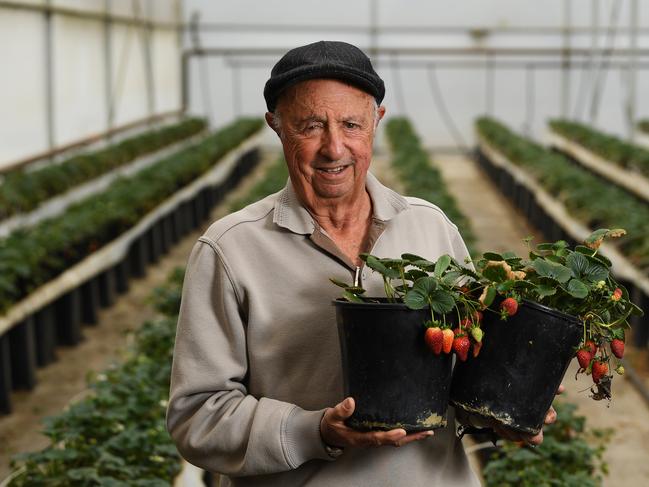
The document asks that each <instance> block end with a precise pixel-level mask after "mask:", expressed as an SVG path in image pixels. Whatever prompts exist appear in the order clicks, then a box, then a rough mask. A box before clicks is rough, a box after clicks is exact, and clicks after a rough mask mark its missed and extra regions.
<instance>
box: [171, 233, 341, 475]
mask: <svg viewBox="0 0 649 487" xmlns="http://www.w3.org/2000/svg"><path fill="white" fill-rule="evenodd" d="M239 298H240V296H238V294H237V290H236V288H235V285H234V283H233V280H232V276H231V273H230V272H229V269H228V266H227V264H226V260H225V258H224V256H223V255H222V253H221V251H220V249H219V247H218V246H217V245H216V244H215V243H214V242H212V241H207V240H203V239H201V241H199V242H198V243H197V244H196V245H195V247H194V249H193V250H192V253H191V256H190V258H189V263H188V267H187V272H186V277H185V282H184V284H183V295H182V301H181V308H180V314H179V318H178V329H177V332H176V343H175V348H174V357H173V367H172V374H171V390H170V398H169V406H168V410H167V428H168V430H169V432H170V434H171V436H172V438H173V440H174V442H175V443H176V446H177V448H178V451H179V452H180V454H181V455H182V456H183V457H184V458H185V459H187V460H188V461H189V462H191V463H193V464H195V465H197V466H199V467H201V468H204V469H206V470H209V471H212V472H218V473H222V474H225V475H229V476H244V475H261V474H269V473H275V472H282V471H287V470H291V469H295V468H297V467H299V466H300V465H301V464H303V463H304V462H306V461H308V460H311V459H323V460H332V458H331V457H330V456H329V455H328V454H327V452H326V451H325V446H324V444H323V442H322V439H321V437H320V419H321V417H322V415H323V413H324V410H320V411H306V410H304V409H302V408H300V407H298V406H296V405H294V404H289V403H286V402H282V401H278V400H274V399H271V398H265V397H254V396H252V395H250V394H248V391H247V388H246V385H245V378H246V374H247V369H248V365H247V358H246V357H247V354H246V323H245V310H244V309H243V308H242V306H241V303H242V301H241V300H240V299H239Z"/></svg>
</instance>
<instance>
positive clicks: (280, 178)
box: [230, 156, 288, 212]
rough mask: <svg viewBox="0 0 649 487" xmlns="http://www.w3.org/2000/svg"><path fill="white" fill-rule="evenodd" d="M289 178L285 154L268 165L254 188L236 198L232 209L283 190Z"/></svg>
mask: <svg viewBox="0 0 649 487" xmlns="http://www.w3.org/2000/svg"><path fill="white" fill-rule="evenodd" d="M287 179H288V168H287V167H286V161H285V160H284V156H281V157H279V158H278V159H277V160H276V161H275V162H274V163H273V164H272V165H271V166H269V167H268V169H267V170H266V172H265V173H264V175H263V177H262V178H261V179H260V180H259V182H258V183H257V184H256V185H255V186H254V187H253V188H252V190H251V191H250V192H248V193H247V194H246V195H244V196H242V197H241V198H239V199H237V200H235V201H234V202H233V203H232V204H231V205H230V211H232V212H234V211H237V210H240V209H241V208H244V207H245V206H248V205H249V204H250V203H254V202H255V201H259V200H260V199H262V198H265V197H266V196H268V195H269V194H273V193H276V192H277V191H279V190H281V189H282V188H283V187H284V185H285V184H286V180H287Z"/></svg>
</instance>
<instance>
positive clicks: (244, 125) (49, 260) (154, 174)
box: [0, 119, 262, 313]
mask: <svg viewBox="0 0 649 487" xmlns="http://www.w3.org/2000/svg"><path fill="white" fill-rule="evenodd" d="M261 126H262V121H261V120H259V119H240V120H238V121H236V122H234V123H232V124H230V125H228V126H226V127H225V128H223V129H221V130H219V131H217V132H216V133H215V134H213V135H211V136H209V137H208V138H206V139H205V140H203V141H201V142H200V143H198V144H195V145H193V146H191V147H188V148H186V149H184V150H182V151H180V152H179V153H177V154H175V155H173V156H171V157H168V158H166V159H164V160H162V161H160V162H158V163H156V164H154V165H152V166H150V167H148V168H146V169H144V170H142V171H140V172H138V173H137V174H136V175H134V176H132V177H129V178H121V179H118V180H116V181H115V182H114V183H113V184H112V185H111V186H110V187H109V188H108V189H107V190H106V191H104V192H102V193H100V194H96V195H93V196H91V197H88V198H86V199H85V200H83V201H81V202H79V203H77V204H75V205H73V206H71V207H70V208H68V210H67V211H66V212H65V213H64V214H62V215H60V216H57V217H55V218H52V219H50V220H45V221H43V222H40V223H38V224H37V225H35V226H34V227H31V228H23V229H19V230H16V231H14V232H13V233H12V234H11V235H9V236H8V237H7V238H5V239H2V240H0V313H2V312H3V311H6V310H7V309H8V308H9V307H10V306H11V305H12V304H13V303H15V302H17V301H19V300H20V299H22V298H24V297H26V296H27V295H28V294H29V293H30V292H32V291H33V290H34V289H36V288H37V287H38V286H40V285H42V284H44V283H46V282H47V281H49V280H51V279H52V278H54V277H56V276H57V275H59V274H60V273H61V272H63V271H64V270H65V269H66V268H68V267H70V266H72V265H74V264H76V263H77V262H79V261H81V260H82V259H83V258H84V257H86V256H87V255H89V254H90V253H92V252H94V251H95V250H96V249H98V248H99V247H101V246H103V245H105V244H106V243H108V242H110V241H111V240H113V239H114V238H116V237H117V236H119V235H120V234H121V233H123V232H125V231H126V230H128V229H129V228H131V227H132V226H134V225H135V224H137V222H138V221H139V220H140V219H141V218H142V217H143V216H145V215H146V214H147V213H148V212H149V211H151V210H153V209H154V208H155V207H156V206H157V205H158V204H160V203H161V202H162V201H164V200H165V199H166V198H168V197H169V196H170V195H172V194H173V193H175V192H176V191H177V190H179V189H180V188H182V187H184V186H185V185H187V184H189V183H190V182H191V181H193V180H194V179H196V178H198V177H199V176H201V175H202V174H203V173H204V172H205V171H207V170H208V169H210V168H211V167H212V166H213V165H214V163H215V162H216V161H218V160H219V159H220V158H221V157H222V156H224V155H225V154H226V153H227V152H228V151H229V150H231V149H233V148H234V147H236V146H237V145H238V144H239V143H241V142H242V141H243V140H245V139H246V138H248V137H249V136H250V135H252V134H253V133H254V132H256V131H258V130H259V129H260V128H261Z"/></svg>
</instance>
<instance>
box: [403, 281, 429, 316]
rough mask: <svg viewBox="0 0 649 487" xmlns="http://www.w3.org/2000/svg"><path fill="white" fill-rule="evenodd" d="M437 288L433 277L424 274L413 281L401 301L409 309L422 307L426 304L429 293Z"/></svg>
mask: <svg viewBox="0 0 649 487" xmlns="http://www.w3.org/2000/svg"><path fill="white" fill-rule="evenodd" d="M436 288H437V282H436V281H435V279H434V278H432V277H429V276H426V277H422V278H419V279H417V280H416V281H415V283H414V285H413V286H412V289H411V290H410V291H408V292H407V293H406V295H405V297H404V298H403V302H404V303H405V304H406V306H408V307H409V308H410V309H422V308H425V307H426V306H428V301H429V298H430V295H431V294H432V293H433V291H434V290H435V289H436Z"/></svg>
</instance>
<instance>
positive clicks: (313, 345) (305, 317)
mask: <svg viewBox="0 0 649 487" xmlns="http://www.w3.org/2000/svg"><path fill="white" fill-rule="evenodd" d="M366 188H367V191H368V193H369V195H370V198H371V200H372V223H371V229H370V239H369V241H370V244H369V246H370V248H369V249H367V250H369V251H371V253H373V254H375V255H378V256H380V257H396V256H399V255H401V254H402V253H405V252H410V253H414V254H418V255H421V256H423V257H426V258H428V259H429V260H433V261H434V260H436V259H437V258H438V257H439V256H440V255H442V254H450V255H452V256H453V257H455V258H456V259H457V260H459V261H462V260H463V259H464V257H465V256H467V251H466V247H465V246H464V243H463V242H462V239H461V237H460V235H459V233H458V231H457V228H456V227H455V225H453V224H452V223H451V222H450V221H449V220H448V219H447V218H446V216H445V215H444V214H443V213H442V211H441V210H440V209H439V208H437V207H436V206H434V205H432V204H430V203H428V202H425V201H423V200H420V199H416V198H404V197H402V196H400V195H398V194H397V193H395V192H394V191H392V190H390V189H388V188H386V187H384V186H383V185H381V184H380V183H379V182H378V181H377V180H376V178H374V177H373V176H372V175H371V174H368V176H367V181H366ZM355 270H356V269H355V266H354V265H353V263H352V262H350V260H349V259H348V258H347V257H346V256H345V255H344V254H343V253H342V252H341V251H340V250H339V249H338V248H337V247H336V246H335V244H334V243H333V241H332V240H331V239H329V237H328V236H327V235H326V234H325V233H324V232H323V231H322V230H321V229H320V228H319V226H318V225H317V223H316V222H315V221H314V220H313V218H312V216H311V215H310V214H309V212H308V211H307V210H306V209H305V208H304V207H303V206H302V205H301V204H300V203H299V201H298V199H297V196H296V194H295V191H294V189H293V187H292V186H291V184H290V182H289V183H288V184H287V186H286V187H285V188H284V189H283V190H282V191H280V192H279V193H276V194H274V195H271V196H269V197H267V198H265V199H263V200H261V201H259V202H257V203H254V204H252V205H250V206H248V207H247V208H244V209H243V210H241V211H239V212H236V213H234V214H231V215H228V216H227V217H225V218H223V219H221V220H219V221H217V222H216V223H214V224H213V225H212V226H211V227H210V228H209V229H208V230H207V231H206V233H205V235H203V236H202V237H201V238H200V239H199V241H198V242H197V244H196V246H195V247H194V249H193V251H192V254H191V256H190V259H189V264H188V268H187V274H186V279H185V284H184V288H183V298H182V305H181V312H180V316H179V321H178V331H177V338H176V347H175V351H174V365H173V372H172V383H171V396H170V402H169V410H168V416H167V423H168V427H169V430H170V432H171V434H172V437H173V438H174V440H175V442H176V444H177V446H178V449H179V451H180V452H181V454H182V455H183V456H184V457H185V458H187V459H188V460H189V461H190V462H191V463H194V464H196V465H199V466H201V467H203V468H205V469H207V470H210V471H214V472H220V473H224V474H225V475H227V476H228V479H226V485H227V482H228V481H229V482H230V483H231V485H236V486H252V485H255V486H256V485H264V486H275V485H277V486H292V485H309V486H332V485H336V486H362V485H368V486H392V485H409V486H418V485H426V486H435V485H440V486H442V485H443V486H456V485H457V486H460V485H461V486H466V485H479V484H478V481H477V480H476V478H475V476H474V475H473V473H472V472H471V470H470V468H469V466H468V462H467V459H466V457H465V454H464V451H463V449H462V445H461V443H460V442H459V440H457V438H456V437H455V432H454V428H453V425H454V417H453V411H452V409H449V413H448V422H449V426H448V427H446V428H444V429H440V430H437V431H436V433H435V435H434V436H433V437H432V438H429V439H427V440H424V441H420V442H415V443H412V444H408V445H405V446H404V447H402V448H392V447H383V448H378V449H354V448H348V449H346V450H345V452H344V454H343V455H341V456H340V457H339V458H337V459H336V460H335V461H334V460H333V459H332V458H331V457H330V456H329V455H328V454H327V452H326V451H325V448H324V445H323V443H322V440H321V438H320V433H319V425H320V419H321V417H322V414H323V412H324V409H325V408H326V407H331V406H334V405H335V404H337V403H338V402H339V401H340V400H342V399H343V389H342V387H343V383H342V367H341V358H340V349H339V342H338V332H337V326H336V319H335V310H334V307H333V306H332V304H331V303H332V300H333V299H335V298H336V297H338V296H339V294H340V290H339V288H337V287H336V286H334V285H333V284H331V283H330V282H329V278H332V277H333V278H336V279H339V280H342V281H347V282H351V281H352V279H353V277H354V273H355ZM360 275H361V278H362V284H363V286H364V287H365V288H366V289H367V290H368V295H375V296H379V295H382V292H383V284H382V280H381V277H380V276H378V275H375V274H373V273H372V272H371V271H369V269H365V268H363V269H361V273H360ZM386 345H387V344H386Z"/></svg>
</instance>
